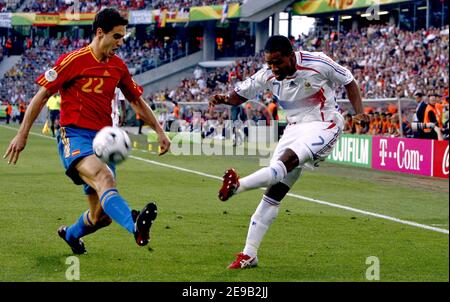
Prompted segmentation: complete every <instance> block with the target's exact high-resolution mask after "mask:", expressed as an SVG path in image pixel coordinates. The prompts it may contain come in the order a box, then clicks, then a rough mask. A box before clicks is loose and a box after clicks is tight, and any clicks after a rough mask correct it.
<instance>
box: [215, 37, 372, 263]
mask: <svg viewBox="0 0 450 302" xmlns="http://www.w3.org/2000/svg"><path fill="white" fill-rule="evenodd" d="M264 58H265V61H266V63H267V64H266V66H265V67H264V68H262V69H261V70H259V71H258V72H257V73H255V74H254V75H253V76H251V77H250V78H247V79H246V80H245V81H243V82H240V83H238V84H237V85H236V87H235V89H234V91H233V92H231V93H229V94H227V95H223V94H219V95H214V96H212V97H211V98H210V105H211V106H214V105H216V104H228V105H239V104H242V103H244V102H245V101H247V100H249V99H253V98H255V97H256V95H257V94H258V93H260V92H263V91H266V89H269V90H270V91H272V93H273V95H274V97H275V98H276V99H277V101H278V103H279V104H280V106H281V107H283V109H284V110H285V112H286V119H287V123H288V126H287V127H286V129H285V131H284V134H283V136H282V138H281V139H280V141H279V142H278V145H277V147H276V148H275V151H274V153H273V156H272V158H271V160H270V165H269V167H265V168H262V169H260V170H258V171H256V172H254V173H253V174H250V175H248V176H246V177H244V178H239V176H238V174H237V172H236V170H235V169H228V170H227V171H226V172H225V175H224V177H223V184H222V187H221V189H220V191H219V199H220V200H222V201H226V200H228V199H229V198H230V197H231V196H233V195H235V194H238V193H241V192H244V191H248V190H252V189H256V188H260V187H267V189H266V191H265V193H264V195H263V197H262V200H261V203H260V204H259V206H258V207H257V209H256V211H255V213H254V214H253V216H252V217H251V220H250V226H249V230H248V234H247V240H246V243H245V248H244V250H243V251H242V252H241V253H239V254H238V256H237V258H236V260H235V261H234V262H232V263H231V264H230V265H229V266H228V268H229V269H240V268H250V267H254V266H256V265H257V263H258V258H257V251H258V248H259V245H260V243H261V241H262V239H263V237H264V235H265V234H266V232H267V230H268V228H269V226H270V225H271V224H272V222H273V221H274V219H275V218H276V216H277V214H278V210H279V206H280V202H281V200H282V199H283V198H284V196H285V195H286V194H287V193H288V191H289V190H290V188H291V187H292V185H293V184H294V183H295V182H296V181H297V179H298V178H299V177H300V175H301V172H302V168H303V167H304V166H308V165H315V166H317V165H318V162H319V161H320V160H324V159H325V158H326V157H327V156H328V155H329V154H330V152H331V150H332V148H333V146H334V144H335V143H336V141H337V140H338V138H339V136H340V134H341V133H342V129H343V127H344V119H343V117H342V115H341V114H340V113H339V111H338V106H337V103H336V98H335V94H334V90H333V86H334V84H337V85H344V87H345V89H346V91H347V96H348V98H349V100H350V102H351V104H352V105H353V108H354V110H355V113H356V115H355V121H356V122H358V123H367V122H368V121H369V117H368V116H367V115H365V114H364V111H363V105H362V99H361V94H360V89H359V87H358V84H357V83H356V82H355V80H354V78H353V76H352V74H351V73H350V71H349V70H347V69H346V68H344V67H342V66H340V65H339V64H337V63H335V62H334V61H333V60H331V59H330V58H329V57H327V56H326V55H325V54H323V53H321V52H306V51H299V52H294V50H293V49H292V45H291V43H290V41H289V40H288V39H287V38H286V37H284V36H272V37H270V38H269V40H268V41H267V44H266V46H265V49H264Z"/></svg>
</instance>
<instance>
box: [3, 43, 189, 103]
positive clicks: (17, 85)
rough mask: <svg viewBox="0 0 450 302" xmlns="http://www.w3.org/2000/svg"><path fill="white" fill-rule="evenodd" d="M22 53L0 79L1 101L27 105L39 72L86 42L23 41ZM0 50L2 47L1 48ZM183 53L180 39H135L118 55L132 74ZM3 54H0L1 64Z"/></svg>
mask: <svg viewBox="0 0 450 302" xmlns="http://www.w3.org/2000/svg"><path fill="white" fill-rule="evenodd" d="M24 44H25V46H24V47H25V48H26V50H25V52H24V54H23V56H22V58H21V59H20V61H19V62H18V63H17V64H16V65H15V66H13V67H12V68H11V69H10V70H9V71H7V72H6V73H5V75H4V77H3V78H1V79H0V94H1V96H2V101H3V102H6V101H11V102H13V103H17V102H21V101H23V102H27V101H28V100H29V99H30V98H31V97H32V95H33V93H34V91H36V90H37V88H38V87H37V85H36V84H34V85H32V86H30V85H29V84H28V86H27V83H34V79H36V78H37V76H39V75H40V74H41V73H42V72H44V71H45V70H47V69H48V68H50V67H51V66H53V65H52V64H54V63H55V61H56V60H57V59H58V57H59V56H60V55H61V54H63V53H64V52H67V51H72V50H75V49H77V48H80V47H83V46H86V45H88V44H89V41H88V40H86V39H72V40H71V39H69V38H67V37H63V38H61V39H46V38H42V37H40V38H37V39H35V40H34V41H32V40H31V39H29V38H28V39H26V40H25V43H24ZM0 49H1V48H0ZM182 52H183V45H182V43H181V41H179V40H173V41H170V42H164V41H160V40H157V39H151V40H145V41H138V40H136V39H134V38H130V39H127V40H126V42H125V45H124V46H122V47H121V48H120V50H119V51H118V55H119V56H120V57H121V58H124V59H125V63H127V66H128V68H129V70H130V72H131V73H133V74H138V73H141V72H145V71H147V70H149V69H151V68H154V67H156V66H159V65H160V64H162V63H163V62H165V61H168V60H170V57H171V56H173V57H176V56H178V55H179V54H181V53H182ZM2 57H3V55H0V61H1V58H2Z"/></svg>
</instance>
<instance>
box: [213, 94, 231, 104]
mask: <svg viewBox="0 0 450 302" xmlns="http://www.w3.org/2000/svg"><path fill="white" fill-rule="evenodd" d="M227 100H228V96H227V95H226V94H215V95H213V96H212V97H210V98H209V106H210V107H214V106H215V105H218V104H226V103H227Z"/></svg>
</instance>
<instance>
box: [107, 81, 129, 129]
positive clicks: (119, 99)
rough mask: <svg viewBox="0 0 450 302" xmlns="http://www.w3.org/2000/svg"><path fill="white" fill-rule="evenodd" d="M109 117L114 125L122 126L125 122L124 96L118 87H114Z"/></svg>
mask: <svg viewBox="0 0 450 302" xmlns="http://www.w3.org/2000/svg"><path fill="white" fill-rule="evenodd" d="M111 106H112V113H111V119H112V123H113V126H114V127H122V126H123V125H124V124H125V118H126V116H127V109H126V106H125V96H124V95H123V93H122V91H121V90H120V89H119V88H116V92H115V93H114V99H113V101H112V104H111Z"/></svg>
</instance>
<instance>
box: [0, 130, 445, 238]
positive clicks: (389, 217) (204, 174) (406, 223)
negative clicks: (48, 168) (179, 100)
mask: <svg viewBox="0 0 450 302" xmlns="http://www.w3.org/2000/svg"><path fill="white" fill-rule="evenodd" d="M1 127H3V128H7V129H11V130H17V129H16V128H12V127H8V126H4V125H1ZM30 134H33V135H36V136H40V137H44V138H47V139H52V140H53V139H54V138H52V137H49V136H46V135H42V134H39V133H34V132H30ZM130 158H132V159H135V160H139V161H143V162H146V163H149V164H153V165H157V166H161V167H165V168H169V169H174V170H178V171H182V172H186V173H191V174H196V175H199V176H204V177H208V178H212V179H216V180H222V177H219V176H215V175H212V174H207V173H203V172H199V171H195V170H191V169H186V168H181V167H177V166H173V165H169V164H164V163H160V162H157V161H154V160H150V159H146V158H142V157H137V156H133V155H130ZM287 195H288V196H290V197H293V198H297V199H301V200H305V201H309V202H313V203H317V204H321V205H326V206H330V207H334V208H338V209H342V210H347V211H350V212H355V213H359V214H362V215H366V216H372V217H376V218H381V219H385V220H390V221H393V222H397V223H401V224H405V225H409V226H413V227H417V228H421V229H425V230H429V231H434V232H438V233H443V234H447V235H448V234H449V230H446V229H442V228H437V227H432V226H429V225H426V224H421V223H417V222H413V221H408V220H403V219H399V218H395V217H391V216H387V215H383V214H377V213H373V212H368V211H364V210H360V209H356V208H352V207H348V206H343V205H340V204H335V203H331V202H327V201H322V200H318V199H314V198H310V197H306V196H302V195H297V194H293V193H288V194H287Z"/></svg>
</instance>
